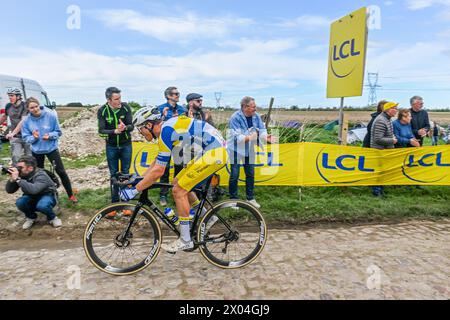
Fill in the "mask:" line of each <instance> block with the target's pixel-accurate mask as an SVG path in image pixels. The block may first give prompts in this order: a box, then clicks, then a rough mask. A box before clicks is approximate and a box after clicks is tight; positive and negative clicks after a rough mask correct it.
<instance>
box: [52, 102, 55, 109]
mask: <svg viewBox="0 0 450 320" xmlns="http://www.w3.org/2000/svg"><path fill="white" fill-rule="evenodd" d="M52 108H53V109H56V102H55V101H53V102H52Z"/></svg>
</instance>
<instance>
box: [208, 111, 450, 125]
mask: <svg viewBox="0 0 450 320" xmlns="http://www.w3.org/2000/svg"><path fill="white" fill-rule="evenodd" d="M373 112H374V111H346V112H345V113H346V114H347V116H348V119H349V121H350V122H351V123H361V122H362V123H368V122H369V121H370V119H371V117H370V115H371V114H372V113H373ZM260 113H261V114H264V113H266V112H264V111H260ZM232 114H233V112H231V111H222V112H220V111H213V117H214V119H217V120H218V123H223V122H227V121H228V119H229V118H230V117H231V115H232ZM429 116H430V120H431V121H437V122H438V123H439V124H440V125H449V124H450V112H429ZM271 119H272V120H273V121H274V122H275V123H276V124H282V123H284V122H287V121H299V122H302V123H320V124H325V123H328V122H330V121H334V120H337V119H339V111H279V110H274V111H273V113H272V116H271Z"/></svg>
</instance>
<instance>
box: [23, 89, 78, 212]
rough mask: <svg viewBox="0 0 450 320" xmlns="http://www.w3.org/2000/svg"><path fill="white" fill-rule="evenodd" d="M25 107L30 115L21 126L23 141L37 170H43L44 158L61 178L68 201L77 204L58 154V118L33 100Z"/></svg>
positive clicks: (59, 132)
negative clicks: (34, 159) (33, 159)
mask: <svg viewBox="0 0 450 320" xmlns="http://www.w3.org/2000/svg"><path fill="white" fill-rule="evenodd" d="M26 107H27V110H28V112H29V113H30V114H29V116H28V117H27V118H26V119H25V121H24V123H23V125H22V138H23V140H24V141H25V142H26V143H29V144H30V145H31V152H32V154H33V157H35V158H36V160H37V166H38V168H42V169H43V168H44V162H45V157H47V159H48V160H49V161H50V162H51V163H52V164H53V165H54V166H55V171H56V173H57V174H58V176H59V177H60V178H61V182H62V185H63V186H64V189H65V190H66V192H67V196H68V197H69V200H70V201H72V202H73V203H77V202H78V200H77V198H76V197H75V195H74V194H73V190H72V184H71V182H70V179H69V176H68V175H67V173H66V169H65V168H64V164H63V162H62V159H61V155H60V154H59V149H58V139H59V137H60V136H61V135H62V132H61V129H60V127H59V123H58V118H57V117H56V115H55V114H54V113H52V112H50V111H47V110H45V107H42V106H40V105H39V101H38V100H37V99H35V98H29V99H28V100H27V102H26Z"/></svg>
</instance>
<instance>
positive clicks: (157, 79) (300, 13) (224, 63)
mask: <svg viewBox="0 0 450 320" xmlns="http://www.w3.org/2000/svg"><path fill="white" fill-rule="evenodd" d="M70 5H76V6H78V8H80V10H81V15H80V21H81V24H80V28H79V29H78V28H75V29H74V28H68V27H67V22H68V19H69V25H70V26H72V27H73V26H74V24H73V22H74V21H75V20H73V19H70V18H71V17H72V15H71V13H72V12H73V11H70V10H69V11H70V13H69V14H68V13H67V12H68V7H69V6H70ZM364 5H367V6H368V5H376V6H378V7H379V9H380V10H381V11H380V12H381V21H380V26H381V28H380V29H373V30H370V32H369V51H368V58H367V71H369V72H379V74H380V79H379V84H380V85H382V88H381V90H379V91H378V97H379V98H380V99H381V98H384V99H389V100H395V101H399V102H400V103H401V104H402V105H404V106H406V105H407V104H408V100H409V98H410V97H411V96H412V95H416V94H419V95H422V96H424V98H425V102H426V104H427V106H428V107H429V108H431V107H450V0H394V1H356V0H348V1H325V0H316V1H298V0H292V1H285V0H278V1H260V0H259V1H253V0H252V1H243V0H239V1H237V0H227V1H213V0H209V1H207V0H184V1H176V0H175V1H138V0H135V1H115V0H110V1H98V0H97V1H92V0H90V1H85V0H81V1H76V0H75V1H64V0H63V1H61V0H58V1H56V0H55V1H50V0H47V1H25V0H16V1H9V2H5V1H2V4H1V8H2V19H0V30H1V31H0V33H1V37H0V38H1V39H2V44H1V45H0V74H7V75H14V76H21V77H26V78H31V79H34V80H37V81H38V82H40V83H41V84H42V85H43V86H44V88H45V89H46V90H47V91H48V94H49V97H50V99H51V100H55V101H56V102H57V103H58V104H60V103H68V102H74V101H79V102H82V103H102V102H104V91H105V88H106V87H108V86H117V87H119V88H121V89H122V90H123V97H124V100H126V101H130V100H134V101H137V102H140V103H142V102H144V101H146V102H147V103H149V104H159V103H162V102H163V100H164V99H163V91H164V89H165V88H166V87H168V86H172V85H174V86H177V87H179V89H180V91H181V93H182V97H183V100H184V97H185V95H186V94H187V93H190V92H199V93H201V94H203V95H204V96H205V100H206V104H207V105H215V104H216V102H215V99H214V93H215V92H222V97H223V100H222V104H229V105H232V106H235V107H236V106H237V105H238V102H239V100H240V98H242V97H243V96H244V95H250V96H254V97H255V98H256V99H257V102H258V103H259V104H260V105H267V103H268V101H269V99H270V97H271V96H274V97H275V98H276V105H288V106H290V105H301V106H305V105H312V106H335V105H337V104H338V103H339V101H337V100H336V99H326V75H327V55H328V43H329V29H330V23H331V22H332V21H333V20H336V19H337V18H339V17H341V16H344V15H346V14H348V13H350V12H352V11H354V10H356V9H358V8H360V7H362V6H364ZM75 26H76V24H75ZM367 101H368V90H365V92H364V95H363V97H361V98H349V99H348V100H347V104H349V105H361V106H364V105H367Z"/></svg>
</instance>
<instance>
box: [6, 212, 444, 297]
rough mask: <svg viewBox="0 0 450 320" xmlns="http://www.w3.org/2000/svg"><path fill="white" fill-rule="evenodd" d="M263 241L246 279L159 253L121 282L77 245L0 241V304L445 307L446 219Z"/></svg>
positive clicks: (198, 260) (278, 233)
mask: <svg viewBox="0 0 450 320" xmlns="http://www.w3.org/2000/svg"><path fill="white" fill-rule="evenodd" d="M269 232H270V234H269V235H270V236H269V240H268V243H267V246H266V248H265V249H264V251H263V253H262V254H261V256H260V257H259V259H258V260H257V261H255V262H254V263H253V264H252V265H250V266H248V267H246V268H244V269H240V270H221V269H218V268H216V267H214V266H213V265H210V264H209V263H208V262H207V261H206V260H204V259H203V257H202V256H201V255H200V254H199V253H198V252H195V253H189V254H188V253H181V254H177V255H175V256H172V255H168V254H166V253H164V252H161V254H160V256H159V257H158V258H157V259H156V261H155V262H154V263H153V264H152V265H151V266H150V267H149V268H147V269H145V270H144V271H142V272H140V273H139V274H136V275H133V276H128V277H113V276H109V275H107V274H104V273H102V272H100V271H98V270H97V269H96V268H94V267H93V266H92V265H91V264H90V263H89V261H88V260H87V258H86V257H85V254H84V250H83V249H82V248H81V247H80V246H79V242H73V243H71V244H67V242H65V243H64V245H65V248H58V246H57V243H56V244H55V243H52V245H51V246H50V245H49V244H48V241H47V242H45V241H43V240H36V241H37V243H34V244H33V247H32V249H30V248H27V247H26V246H25V245H24V242H23V241H22V242H20V246H19V245H16V243H15V240H11V241H9V242H7V241H1V242H0V248H4V249H3V251H2V252H0V261H1V264H0V279H1V281H0V299H55V298H57V299H94V298H101V299H123V298H126V299H199V300H203V299H317V300H318V299H322V300H337V299H450V250H449V249H450V245H449V243H450V220H448V219H447V220H440V221H438V222H432V221H412V222H405V223H401V224H393V225H386V224H380V225H369V226H367V225H365V226H348V227H337V228H332V227H330V228H326V229H324V228H314V227H311V228H310V229H305V230H303V229H302V230H270V231H269ZM39 241H41V242H42V243H41V242H39ZM5 248H8V249H5ZM9 248H10V250H9ZM73 266H77V267H78V268H79V270H80V272H81V273H80V287H79V288H78V287H77V286H74V285H73V283H72V282H71V279H72V276H73V272H69V271H68V268H69V267H73ZM72 280H73V279H72ZM124 289H125V291H124ZM123 292H126V294H123Z"/></svg>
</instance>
